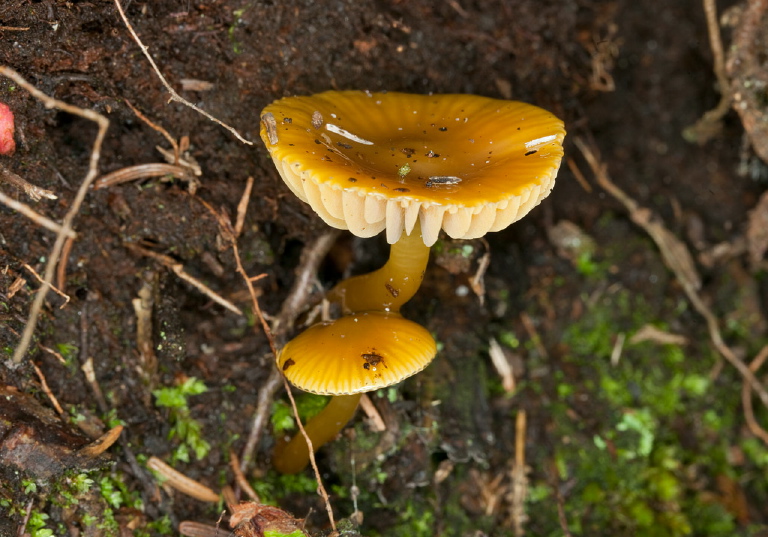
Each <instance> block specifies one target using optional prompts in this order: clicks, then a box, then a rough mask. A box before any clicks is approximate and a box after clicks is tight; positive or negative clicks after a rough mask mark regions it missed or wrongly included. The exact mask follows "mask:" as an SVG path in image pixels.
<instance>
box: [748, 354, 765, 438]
mask: <svg viewBox="0 0 768 537" xmlns="http://www.w3.org/2000/svg"><path fill="white" fill-rule="evenodd" d="M766 359H768V345H766V346H765V347H763V348H762V350H761V351H760V352H759V353H758V354H757V356H755V359H754V360H752V362H751V363H750V364H749V369H750V370H751V371H752V372H753V373H757V370H758V369H760V367H761V366H762V365H763V363H765V361H766ZM741 403H742V405H743V406H744V419H745V421H746V422H747V427H749V430H750V431H751V432H752V434H753V435H755V436H756V437H758V438H759V439H760V440H762V441H763V442H764V443H765V444H766V445H768V431H766V430H765V429H763V427H761V426H760V424H759V423H758V422H757V420H756V419H755V412H754V409H753V408H752V391H751V390H750V387H749V384H747V381H746V379H745V380H744V381H743V382H742V385H741Z"/></svg>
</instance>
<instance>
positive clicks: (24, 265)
mask: <svg viewBox="0 0 768 537" xmlns="http://www.w3.org/2000/svg"><path fill="white" fill-rule="evenodd" d="M21 266H22V267H24V268H25V269H27V270H28V271H29V272H31V273H32V276H34V277H35V278H36V279H37V281H39V282H40V283H44V282H43V279H42V278H41V277H40V275H39V274H38V273H37V272H35V269H33V268H32V267H30V266H29V265H28V264H27V263H22V264H21ZM49 285H50V287H51V290H53V292H54V293H56V294H57V295H59V296H60V297H61V298H63V299H64V304H62V305H61V307H60V308H59V309H61V308H63V307H64V306H66V305H67V304H69V295H67V294H66V293H64V292H63V291H60V290H59V289H58V288H56V286H54V285H53V284H49Z"/></svg>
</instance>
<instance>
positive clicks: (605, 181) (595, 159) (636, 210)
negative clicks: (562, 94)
mask: <svg viewBox="0 0 768 537" xmlns="http://www.w3.org/2000/svg"><path fill="white" fill-rule="evenodd" d="M574 141H575V143H576V146H577V147H578V148H579V150H580V151H581V153H582V154H583V155H584V158H585V159H586V160H587V163H588V164H589V166H590V167H591V168H592V172H593V173H594V175H595V179H596V180H597V182H598V183H599V184H600V186H602V187H603V188H604V189H605V190H606V191H607V192H608V193H609V194H611V195H612V196H613V197H615V198H616V199H617V200H618V201H619V202H621V204H622V205H624V207H625V208H626V209H627V211H628V212H629V218H630V220H632V221H633V222H635V223H636V224H637V225H639V226H640V227H641V228H643V230H644V231H645V232H646V233H648V235H650V237H651V238H652V239H653V241H654V242H655V243H656V246H657V247H658V248H659V251H660V252H661V257H662V259H663V260H664V264H665V265H667V268H669V269H670V270H671V271H672V273H673V274H674V275H675V277H676V278H677V281H678V282H679V283H680V285H681V286H682V288H683V291H684V292H685V294H686V296H687V297H688V300H689V301H690V302H691V304H692V305H693V307H694V309H695V310H696V311H697V312H698V313H699V315H701V316H702V317H704V320H705V321H706V323H707V329H708V331H709V337H710V341H712V344H713V345H714V346H715V348H716V349H717V351H718V352H719V353H720V355H721V356H722V357H723V358H725V359H726V361H727V362H728V363H730V364H731V365H732V366H733V367H735V368H736V370H737V371H738V372H739V373H740V374H741V376H742V377H743V378H744V380H745V382H747V383H748V384H749V385H750V387H751V388H752V389H753V390H754V391H755V393H757V395H758V397H759V398H760V400H761V401H762V402H763V404H764V405H765V406H766V407H768V391H766V389H765V388H764V387H763V385H762V384H761V383H760V381H759V380H757V378H756V377H755V374H754V373H753V372H752V371H751V370H750V368H749V367H748V366H747V365H746V364H745V363H744V362H743V361H742V360H741V359H740V358H739V357H738V356H736V354H735V353H734V352H733V350H732V349H731V348H730V347H728V345H726V343H725V341H723V335H722V333H721V332H720V324H719V321H718V319H717V317H716V316H715V314H714V313H712V310H711V309H710V308H709V306H707V305H706V304H705V303H704V301H703V300H702V298H701V296H700V295H699V293H698V289H699V288H700V287H701V279H700V277H699V275H698V272H697V271H696V268H695V265H694V263H693V258H692V257H691V254H690V252H689V251H688V248H687V247H686V246H685V244H683V243H682V242H681V241H680V240H679V239H678V238H677V237H675V236H674V234H672V233H671V232H670V231H669V230H667V229H666V228H665V227H664V225H663V224H662V223H661V221H660V220H659V219H658V217H657V216H656V215H654V214H653V213H652V212H651V210H650V209H647V208H645V207H641V206H640V205H638V204H637V202H635V201H634V200H633V199H632V198H630V197H629V196H628V195H627V194H625V193H624V191H622V190H621V189H620V188H619V187H618V186H616V185H615V184H614V183H613V182H612V181H611V180H610V178H609V176H608V171H607V168H606V166H605V164H603V163H602V162H601V161H600V159H599V155H598V153H597V149H596V148H595V147H594V144H589V145H588V144H587V143H586V142H585V141H584V140H583V139H582V138H579V137H576V139H575V140H574Z"/></svg>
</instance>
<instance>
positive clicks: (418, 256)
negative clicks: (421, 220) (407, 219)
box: [328, 223, 429, 313]
mask: <svg viewBox="0 0 768 537" xmlns="http://www.w3.org/2000/svg"><path fill="white" fill-rule="evenodd" d="M428 261H429V246H426V245H425V244H424V241H423V239H422V238H421V227H420V226H419V224H418V223H417V224H416V226H415V227H414V229H413V231H411V234H410V235H405V234H403V236H402V237H401V238H400V240H398V241H397V242H396V243H395V244H393V245H392V247H391V249H390V252H389V260H388V261H387V262H386V264H385V265H384V266H383V267H381V268H380V269H378V270H374V271H373V272H370V273H368V274H361V275H360V276H353V277H352V278H348V279H346V280H344V281H343V282H340V283H339V284H338V285H336V287H334V288H333V289H331V290H330V291H329V292H328V300H331V301H332V302H339V303H341V307H342V309H343V310H344V311H345V312H354V313H359V312H363V311H392V312H398V311H400V308H401V307H402V305H403V304H405V303H406V302H408V301H409V300H410V299H411V297H413V295H415V294H416V291H418V289H419V287H420V286H421V282H422V280H423V279H424V270H425V269H426V268H427V262H428Z"/></svg>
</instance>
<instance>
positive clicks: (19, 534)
mask: <svg viewBox="0 0 768 537" xmlns="http://www.w3.org/2000/svg"><path fill="white" fill-rule="evenodd" d="M34 504H35V499H34V498H30V499H29V502H27V509H26V513H24V519H23V520H22V521H21V524H19V529H18V530H16V537H24V535H26V533H27V524H28V523H29V517H30V516H31V515H32V506H33V505H34Z"/></svg>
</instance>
